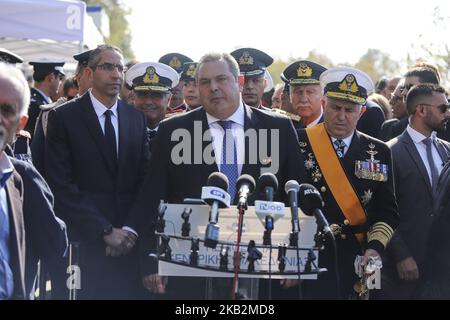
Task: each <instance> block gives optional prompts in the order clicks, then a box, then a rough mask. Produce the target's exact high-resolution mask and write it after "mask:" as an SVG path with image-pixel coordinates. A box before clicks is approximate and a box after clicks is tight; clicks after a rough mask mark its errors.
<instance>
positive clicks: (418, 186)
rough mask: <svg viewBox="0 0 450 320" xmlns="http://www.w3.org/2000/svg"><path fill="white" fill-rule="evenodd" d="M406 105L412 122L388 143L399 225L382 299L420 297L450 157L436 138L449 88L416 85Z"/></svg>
mask: <svg viewBox="0 0 450 320" xmlns="http://www.w3.org/2000/svg"><path fill="white" fill-rule="evenodd" d="M406 108H407V111H408V114H409V116H410V117H411V120H410V123H409V124H408V126H407V128H406V130H405V131H404V132H403V134H401V135H400V136H398V137H397V138H394V139H392V140H391V141H389V142H388V145H389V146H390V147H391V149H392V158H393V162H394V181H395V192H396V196H397V201H398V207H399V215H400V224H399V226H398V228H397V230H396V231H395V233H394V235H393V237H392V239H391V241H390V243H389V245H388V246H387V250H386V255H387V257H386V258H387V259H386V260H384V261H386V263H385V267H384V272H383V275H382V282H381V290H382V291H381V297H382V298H383V299H413V298H416V297H417V286H418V280H419V279H420V277H421V275H422V273H423V264H424V262H425V261H424V260H425V259H424V257H425V249H426V244H427V239H428V235H429V230H430V227H431V223H432V220H433V213H432V212H433V200H434V198H435V195H436V188H437V181H438V177H439V174H440V173H441V171H442V168H443V166H444V163H445V162H446V161H447V160H448V159H449V157H450V144H449V143H447V142H445V141H443V140H441V139H439V138H436V132H438V131H442V130H445V128H446V124H447V122H448V119H449V118H450V112H449V104H448V101H447V98H446V96H445V90H444V89H443V88H442V87H441V86H439V85H434V84H420V85H417V86H414V87H412V88H411V90H410V91H409V92H408V95H407V98H406Z"/></svg>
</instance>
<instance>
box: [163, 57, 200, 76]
mask: <svg viewBox="0 0 450 320" xmlns="http://www.w3.org/2000/svg"><path fill="white" fill-rule="evenodd" d="M158 62H161V63H164V64H166V65H168V66H169V67H171V68H173V69H174V70H175V71H176V72H178V73H181V71H183V64H184V63H185V62H193V60H192V59H191V58H189V57H187V56H185V55H183V54H181V53H177V52H172V53H168V54H165V55H163V56H162V57H161V58H159V60H158Z"/></svg>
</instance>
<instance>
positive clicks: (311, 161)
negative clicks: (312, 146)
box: [305, 153, 316, 170]
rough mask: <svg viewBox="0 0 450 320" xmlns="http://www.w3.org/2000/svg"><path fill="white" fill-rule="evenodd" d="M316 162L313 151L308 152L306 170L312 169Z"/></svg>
mask: <svg viewBox="0 0 450 320" xmlns="http://www.w3.org/2000/svg"><path fill="white" fill-rule="evenodd" d="M315 164H316V162H315V161H314V158H313V155H312V153H310V154H308V159H307V160H305V168H306V170H311V169H312V168H314V165H315Z"/></svg>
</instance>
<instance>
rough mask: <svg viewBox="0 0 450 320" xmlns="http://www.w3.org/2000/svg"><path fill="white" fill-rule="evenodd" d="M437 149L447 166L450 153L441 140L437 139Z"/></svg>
mask: <svg viewBox="0 0 450 320" xmlns="http://www.w3.org/2000/svg"><path fill="white" fill-rule="evenodd" d="M436 149H437V151H438V153H439V155H440V157H441V160H442V163H444V164H445V163H446V162H447V161H448V160H449V158H450V152H449V151H447V150H446V149H445V147H444V145H443V143H442V142H441V141H440V140H439V139H436Z"/></svg>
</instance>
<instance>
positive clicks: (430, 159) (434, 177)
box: [422, 138, 439, 194]
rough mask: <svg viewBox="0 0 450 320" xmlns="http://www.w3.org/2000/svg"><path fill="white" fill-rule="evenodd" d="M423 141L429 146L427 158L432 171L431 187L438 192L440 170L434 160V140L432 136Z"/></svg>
mask: <svg viewBox="0 0 450 320" xmlns="http://www.w3.org/2000/svg"><path fill="white" fill-rule="evenodd" d="M422 142H423V143H424V144H425V146H426V147H427V160H428V164H429V165H430V172H431V187H432V189H433V194H434V193H435V192H436V187H437V182H438V178H439V173H438V170H437V168H436V166H435V164H434V160H433V153H432V148H431V146H432V143H433V141H432V140H431V139H430V138H426V139H423V140H422Z"/></svg>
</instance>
